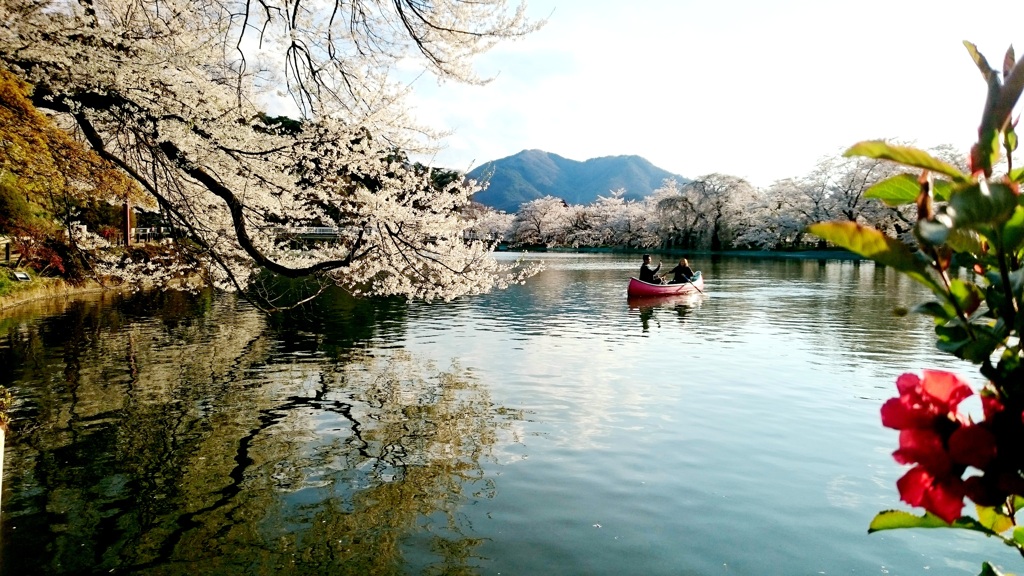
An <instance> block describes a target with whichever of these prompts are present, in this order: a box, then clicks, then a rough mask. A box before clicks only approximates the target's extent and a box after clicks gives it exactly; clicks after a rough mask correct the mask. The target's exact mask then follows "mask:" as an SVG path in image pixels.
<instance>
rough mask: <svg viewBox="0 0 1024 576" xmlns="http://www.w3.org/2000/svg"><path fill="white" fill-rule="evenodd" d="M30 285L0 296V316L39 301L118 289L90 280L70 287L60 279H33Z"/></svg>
mask: <svg viewBox="0 0 1024 576" xmlns="http://www.w3.org/2000/svg"><path fill="white" fill-rule="evenodd" d="M32 283H33V286H28V287H25V288H23V289H21V290H17V291H15V292H13V293H11V294H7V295H6V296H0V315H2V314H6V313H8V312H10V311H12V310H15V309H17V308H19V307H22V306H25V305H26V304H30V303H32V302H39V301H41V300H57V299H60V298H63V299H68V298H70V297H72V296H78V295H80V294H92V293H97V292H110V291H116V290H118V289H119V288H115V287H107V286H103V285H101V284H99V283H98V282H95V281H91V280H90V281H88V282H86V283H85V284H84V285H82V286H72V285H71V284H68V283H67V282H65V281H64V280H63V279H61V278H45V279H40V278H33V279H32ZM121 289H123V288H121Z"/></svg>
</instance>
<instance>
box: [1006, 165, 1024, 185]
mask: <svg viewBox="0 0 1024 576" xmlns="http://www.w3.org/2000/svg"><path fill="white" fill-rule="evenodd" d="M1021 176H1024V168H1014V169H1013V170H1010V173H1009V174H1007V177H1009V179H1010V181H1011V182H1020V181H1021Z"/></svg>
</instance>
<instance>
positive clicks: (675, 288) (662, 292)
mask: <svg viewBox="0 0 1024 576" xmlns="http://www.w3.org/2000/svg"><path fill="white" fill-rule="evenodd" d="M702 290H704V276H703V275H702V274H701V273H700V272H697V273H696V274H694V276H693V280H692V281H690V282H687V283H685V284H651V283H649V282H641V281H640V280H637V279H636V278H630V279H629V290H627V291H626V296H628V297H631V298H635V297H637V296H669V295H674V294H693V293H696V292H700V291H702Z"/></svg>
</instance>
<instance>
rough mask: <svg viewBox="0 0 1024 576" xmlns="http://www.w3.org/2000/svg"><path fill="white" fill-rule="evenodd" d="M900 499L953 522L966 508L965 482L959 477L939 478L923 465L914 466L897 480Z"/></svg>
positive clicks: (948, 521)
mask: <svg viewBox="0 0 1024 576" xmlns="http://www.w3.org/2000/svg"><path fill="white" fill-rule="evenodd" d="M896 487H897V488H899V490H900V499H901V500H903V501H904V502H906V503H907V504H910V505H911V506H921V507H923V508H924V509H925V510H927V511H929V512H931V513H932V514H935V515H936V516H938V517H939V518H942V519H943V520H945V521H946V522H947V523H950V524H952V523H953V521H954V520H956V519H957V518H959V517H960V511H961V510H963V508H964V482H963V480H961V479H960V478H959V477H956V476H947V477H945V478H937V477H935V476H932V475H931V474H929V473H928V471H927V470H925V469H924V467H922V466H914V467H913V468H911V469H910V471H909V472H907V473H906V474H904V475H903V477H902V478H900V479H899V480H897V481H896Z"/></svg>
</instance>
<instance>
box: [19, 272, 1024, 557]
mask: <svg viewBox="0 0 1024 576" xmlns="http://www.w3.org/2000/svg"><path fill="white" fill-rule="evenodd" d="M516 256H518V255H516V254H506V253H499V254H498V257H499V258H503V259H505V258H513V257H516ZM525 257H526V258H529V259H534V258H536V259H541V260H544V262H545V263H546V268H545V270H544V271H543V272H542V273H541V274H540V275H538V276H536V277H534V278H532V279H530V280H529V281H528V282H527V283H526V284H525V285H520V286H513V287H511V288H509V289H508V290H505V291H501V292H495V293H492V294H487V295H482V296H477V297H472V298H464V299H460V300H458V301H455V302H449V303H444V302H432V303H407V302H404V301H397V300H378V301H367V300H360V301H355V300H352V299H350V298H348V297H346V296H345V295H343V294H331V295H329V296H328V297H325V298H322V299H320V300H319V301H317V302H316V303H315V305H313V306H311V307H309V308H307V309H305V310H302V311H296V312H292V313H288V314H284V315H278V316H273V317H267V316H264V315H262V314H261V313H259V312H257V311H255V310H254V309H252V308H251V307H250V306H249V305H248V304H246V303H245V302H244V301H242V300H240V299H239V298H237V297H235V296H233V295H214V294H209V293H203V294H198V295H188V294H179V293H173V292H163V293H148V294H145V293H143V294H134V295H113V294H100V295H91V296H82V297H80V298H76V299H72V300H69V301H63V300H62V301H57V302H46V303H34V304H30V305H26V306H25V307H22V308H19V309H16V310H15V311H13V312H9V313H7V314H6V315H5V316H3V317H0V361H2V366H3V370H0V384H3V385H5V386H7V387H9V388H10V389H11V390H12V391H13V392H14V395H15V398H16V407H15V410H14V411H13V417H14V419H15V422H14V429H13V431H12V433H11V434H9V435H8V440H7V448H6V456H5V460H4V478H3V500H2V531H0V538H2V541H0V574H10V575H15V574H18V575H21V574H89V573H97V574H98V573H105V574H106V573H114V574H193V575H195V574H508V575H520V574H522V575H533V574H588V575H589V574H609V575H611V574H645V575H647V574H666V575H667V574H673V575H677V574H686V575H704V574H744V575H745V574H782V575H790V574H922V573H927V574H932V575H944V574H978V572H979V571H980V567H981V562H982V561H984V560H990V561H992V562H994V563H996V564H998V565H1001V566H1002V567H1003V568H1004V569H1006V570H1009V571H1021V570H1024V559H1022V558H1021V557H1020V556H1019V555H1017V554H1016V552H1015V551H1013V550H1011V549H1010V548H1008V547H1006V546H1003V545H1002V544H1000V543H999V542H997V541H995V540H991V539H986V538H984V537H982V536H980V535H978V534H973V533H966V532H963V533H961V532H960V531H955V530H902V531H890V532H882V533H876V534H871V535H869V534H867V526H868V523H869V522H870V520H871V518H872V517H873V516H874V514H875V513H876V512H878V511H881V510H884V509H889V508H897V509H907V510H909V508H908V507H906V506H905V505H902V504H901V503H900V502H899V496H898V493H897V491H896V486H895V481H896V479H897V478H899V476H900V475H902V473H903V471H904V469H903V468H902V467H901V466H899V465H897V464H896V463H895V462H894V461H893V460H892V457H891V453H892V451H893V450H895V448H896V445H897V436H898V433H897V432H896V431H894V430H889V429H885V428H883V427H882V426H881V423H880V418H879V408H880V407H881V405H882V403H883V402H884V401H885V400H886V399H888V398H890V397H892V396H894V395H895V380H896V377H897V376H898V375H899V374H901V373H903V372H906V371H920V370H921V369H922V368H942V369H948V370H954V371H957V372H958V373H959V374H960V375H961V376H962V377H964V378H965V379H966V380H968V381H969V382H970V383H971V384H972V386H973V387H974V388H975V389H976V390H977V389H978V388H979V387H980V385H981V384H982V381H981V379H980V377H979V375H978V373H977V370H976V369H975V368H974V367H973V366H971V365H969V364H966V363H963V362H961V361H959V360H956V359H955V358H952V357H949V356H946V355H944V354H941V353H939V352H938V351H937V350H936V349H935V347H934V344H933V333H932V330H931V323H930V321H929V320H927V319H926V318H923V317H921V316H918V315H914V314H910V315H907V314H903V313H902V312H905V310H906V309H908V308H913V306H914V305H916V304H918V303H920V302H922V301H923V300H925V299H926V294H925V292H924V290H923V289H922V288H920V287H918V286H917V285H916V284H914V283H913V282H911V281H910V280H908V279H905V278H903V277H901V276H899V275H898V274H896V273H895V272H894V271H892V270H891V269H886V268H882V267H876V266H875V265H873V264H872V263H868V262H850V261H839V260H829V261H824V260H822V261H818V260H795V259H750V258H739V257H717V258H714V259H712V258H710V257H701V256H697V257H691V258H690V261H691V266H693V268H694V269H699V270H702V271H703V273H704V275H705V282H706V284H705V290H704V291H705V294H704V295H696V296H692V297H683V298H675V299H669V300H667V301H664V300H662V301H653V302H652V301H647V302H641V303H637V302H631V301H629V300H628V299H627V298H626V283H627V280H628V278H629V276H631V275H633V274H635V273H636V270H637V269H638V267H639V264H640V261H639V258H638V257H637V256H635V255H634V256H626V255H598V254H587V255H583V254H567V253H546V254H527V255H525ZM665 263H666V265H667V266H666V268H669V267H671V264H670V263H669V261H668V259H666V262H665ZM965 406H966V407H967V409H968V410H971V411H974V412H975V413H976V414H979V413H980V409H978V408H977V405H976V397H974V398H971V399H969V400H968V401H967V402H965ZM965 511H970V509H969V508H965Z"/></svg>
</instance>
